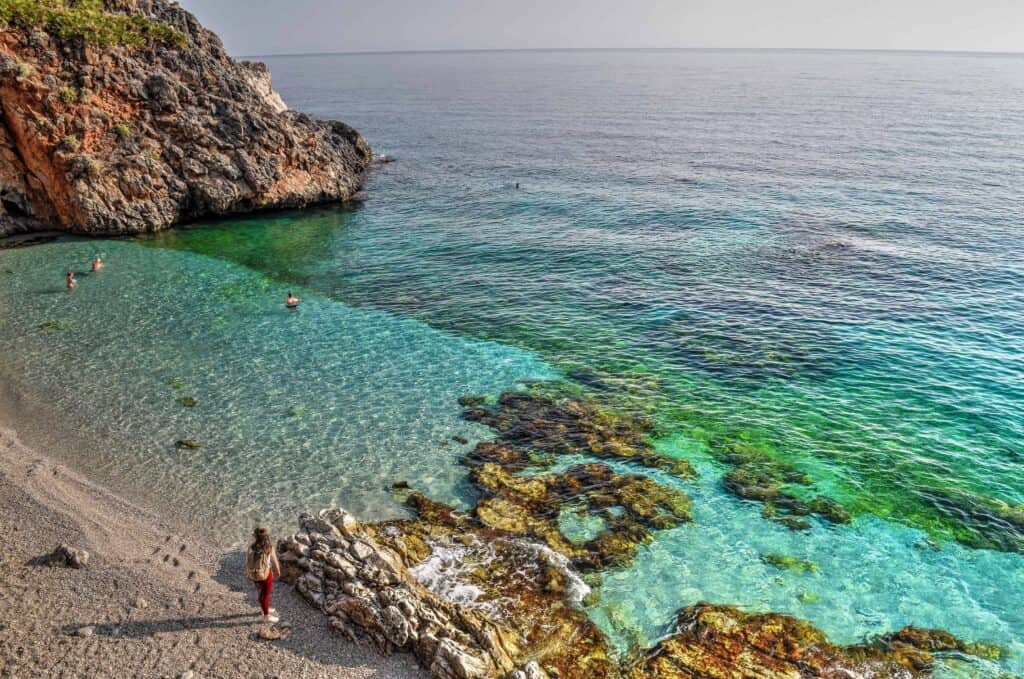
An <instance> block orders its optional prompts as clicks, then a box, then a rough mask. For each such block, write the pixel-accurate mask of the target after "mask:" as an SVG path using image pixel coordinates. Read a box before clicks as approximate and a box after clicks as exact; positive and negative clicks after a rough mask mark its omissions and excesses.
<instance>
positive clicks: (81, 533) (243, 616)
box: [0, 429, 426, 678]
mask: <svg viewBox="0 0 1024 679" xmlns="http://www.w3.org/2000/svg"><path fill="white" fill-rule="evenodd" d="M62 542H64V543H68V544H70V545H72V546H75V547H79V548H85V549H87V550H88V551H89V553H90V557H91V559H90V564H89V567H88V568H87V569H84V570H74V569H71V568H64V567H50V566H43V565H33V563H32V561H33V559H35V558H37V557H39V556H40V555H43V554H45V553H47V552H50V551H52V550H53V548H54V547H56V546H57V544H59V543H62ZM251 589H252V588H251V585H249V583H248V582H247V581H245V580H244V578H243V576H242V566H241V555H240V554H228V555H222V554H220V553H219V552H218V551H217V550H216V549H215V548H213V547H212V546H211V545H210V544H208V543H205V542H204V541H202V540H201V539H199V538H197V537H195V536H194V535H189V534H188V533H187V531H183V530H182V529H180V528H177V529H175V528H173V527H171V526H169V525H168V524H167V523H166V522H165V521H164V520H162V519H161V518H160V517H157V516H154V515H152V514H149V513H146V512H144V511H142V510H140V509H138V508H137V507H134V506H133V505H131V504H130V503H128V502H126V501H124V500H123V499H121V498H119V497H117V496H116V495H113V494H111V493H109V492H107V491H105V490H104V489H102V488H99V487H97V486H96V485H94V484H91V483H90V482H88V481H87V480H86V479H83V478H81V477H79V476H76V475H75V474H74V473H72V472H71V471H70V470H68V469H67V468H65V467H63V466H62V465H60V464H58V463H56V462H54V461H52V460H50V459H47V458H45V457H43V456H41V455H39V454H37V453H36V452H35V451H33V450H31V449H29V448H27V447H25V446H24V445H22V444H21V443H20V442H19V441H18V439H17V437H16V434H15V433H14V432H13V431H11V430H9V429H0V611H2V615H0V676H4V677H8V676H10V677H34V676H53V677H93V676H102V677H127V676H135V677H180V676H182V675H185V676H194V677H196V678H198V677H273V676H279V677H326V676H330V677H341V678H349V677H352V678H355V677H360V678H361V677H379V678H384V677H388V678H390V677H395V678H401V677H424V676H426V674H425V673H424V672H422V671H421V670H419V669H418V668H417V667H416V666H415V664H414V662H413V661H412V659H411V658H409V657H407V656H395V657H392V658H381V657H380V656H378V655H377V653H376V652H375V651H374V650H373V649H371V648H368V647H365V646H358V645H354V644H352V643H349V642H347V641H343V640H341V639H339V638H338V637H336V636H333V635H332V634H331V633H330V631H329V630H328V628H327V627H326V625H325V624H324V617H323V616H322V615H320V614H319V613H317V612H316V611H313V610H312V609H310V608H309V607H308V606H307V605H306V603H305V602H303V601H302V600H301V599H299V598H298V596H297V595H296V594H294V592H292V591H291V589H290V588H289V587H288V586H287V585H285V584H284V583H279V584H278V586H277V587H276V588H275V593H274V602H273V605H274V606H276V607H277V608H278V609H279V611H280V612H281V615H282V619H283V621H285V622H288V623H291V624H292V625H293V632H292V634H291V636H290V637H289V638H287V639H284V640H279V641H263V640H261V639H259V638H258V637H256V635H255V633H256V632H257V630H259V629H260V627H261V626H262V622H261V618H260V616H258V615H257V608H256V603H255V601H256V600H255V596H254V594H253V592H252V591H251ZM87 626H92V627H93V628H94V629H93V633H92V635H91V636H80V635H79V634H78V632H77V631H78V630H80V628H83V627H87ZM188 672H192V673H193V674H192V675H188V674H187V673H188Z"/></svg>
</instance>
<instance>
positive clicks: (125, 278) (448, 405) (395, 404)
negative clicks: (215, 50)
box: [0, 241, 553, 544]
mask: <svg viewBox="0 0 1024 679" xmlns="http://www.w3.org/2000/svg"><path fill="white" fill-rule="evenodd" d="M97 251H100V252H102V253H103V255H104V259H106V260H107V261H108V262H109V265H108V267H107V268H106V269H104V270H103V271H101V272H100V273H98V274H87V275H83V276H81V277H80V284H79V288H78V289H77V290H75V291H74V292H72V293H68V292H66V291H65V290H64V289H63V284H62V281H61V279H60V277H58V278H57V279H56V280H54V277H53V271H54V270H55V269H54V266H55V265H56V267H57V269H60V268H61V267H67V268H74V267H75V265H76V264H78V263H86V264H87V263H88V262H89V261H90V259H91V257H92V255H93V253H94V252H97ZM0 267H3V270H6V271H11V272H13V273H6V274H2V273H0V276H2V278H3V285H4V290H5V298H6V299H5V302H4V316H3V318H4V323H3V326H2V332H3V336H4V338H5V339H4V347H5V357H6V358H7V360H5V365H4V368H5V372H8V373H10V375H9V378H11V379H13V380H14V382H15V383H16V384H17V385H19V387H20V389H19V391H22V392H24V393H26V394H27V395H28V398H29V399H30V401H31V400H33V399H41V400H45V403H44V407H45V408H46V409H47V411H48V412H50V413H57V414H59V418H57V419H56V420H51V419H49V418H45V419H41V420H38V419H37V426H38V427H39V428H40V429H50V428H53V427H54V423H55V421H56V422H58V423H60V426H62V427H64V428H66V429H70V430H72V431H76V433H78V434H84V436H81V437H76V438H78V439H79V440H84V441H86V442H87V443H88V444H89V445H86V446H85V447H83V448H78V447H75V448H73V449H72V452H73V455H74V462H76V463H77V464H79V465H81V466H82V467H83V468H85V469H87V470H88V471H89V472H90V473H91V474H93V475H97V476H99V477H100V478H104V479H109V480H110V481H112V482H113V483H115V484H116V485H117V487H128V488H134V489H142V488H150V489H153V490H155V491H157V492H156V494H157V496H159V497H161V498H165V499H166V501H167V502H169V503H171V505H170V509H172V510H173V511H174V512H175V513H178V514H183V515H184V516H185V517H186V518H188V519H191V520H193V521H195V522H196V523H198V524H199V525H202V526H204V527H206V528H208V529H209V531H210V532H211V533H212V534H213V535H214V536H215V537H217V538H220V539H222V540H224V541H225V542H226V543H228V544H231V543H233V542H236V541H239V540H241V539H244V537H245V535H246V534H247V532H248V530H249V528H250V526H251V524H252V523H254V522H258V521H265V522H268V523H269V524H271V525H272V526H274V527H275V528H276V529H285V528H288V529H291V528H292V527H293V524H294V522H295V517H296V516H297V515H298V512H299V511H304V510H309V509H315V508H318V507H326V506H335V505H338V506H345V507H352V508H353V511H356V512H358V513H359V514H360V515H362V516H369V517H377V516H401V515H404V513H402V511H401V509H400V508H399V505H398V503H397V502H396V501H395V499H394V498H393V497H392V491H391V484H392V482H394V481H395V480H398V479H407V480H409V481H412V482H415V484H416V486H417V487H419V488H423V489H424V490H425V491H426V492H430V493H432V494H436V495H438V496H440V497H447V498H454V499H458V498H462V499H465V498H467V497H468V484H467V483H466V481H465V474H464V470H463V469H462V468H460V467H458V466H456V465H455V460H456V459H457V458H458V457H459V456H460V455H461V454H463V453H464V452H465V446H463V445H460V444H458V443H455V442H454V441H452V440H451V437H452V436H453V435H456V434H458V435H461V436H464V437H467V438H475V439H479V438H481V437H485V436H487V434H488V431H487V429H486V428H484V427H482V426H480V425H475V424H473V423H468V422H463V421H462V420H461V419H460V417H459V412H460V409H459V406H458V403H457V399H458V397H459V396H460V395H462V394H465V393H478V392H484V393H487V392H493V391H496V390H501V389H504V388H509V387H514V386H515V385H516V384H517V383H518V380H522V379H531V378H533V379H535V378H545V377H550V376H551V375H552V374H553V373H552V372H551V371H550V369H548V368H546V367H545V365H544V364H543V363H542V362H541V361H540V360H539V359H538V358H536V357H535V356H533V355H531V354H529V353H527V352H523V351H521V350H518V349H513V348H509V347H505V346H501V345H498V344H495V343H489V342H480V341H474V340H468V339H461V338H458V337H454V336H452V335H449V334H446V333H443V332H440V331H437V330H433V329H431V328H430V327H428V326H426V325H424V324H422V323H420V322H418V321H415V320H411V319H402V318H397V317H394V316H389V315H387V314H385V313H382V312H378V311H372V310H365V309H355V308H352V307H348V306H345V305H343V304H341V303H338V302H335V301H333V300H327V299H322V298H318V297H317V296H316V295H315V294H310V295H305V291H303V290H301V289H299V290H298V291H297V294H299V295H300V296H304V297H305V299H304V301H303V303H302V306H301V308H300V309H299V310H298V311H289V310H287V309H285V307H284V305H283V303H282V301H283V299H284V295H285V292H286V290H285V288H284V287H282V286H281V285H280V284H276V283H273V282H271V281H269V280H268V279H267V278H266V277H264V276H263V275H261V274H258V273H255V272H253V271H252V270H249V269H245V268H242V267H239V266H235V265H231V264H227V263H225V262H223V261H221V260H216V259H211V258H207V257H202V256H197V255H190V254H184V253H177V252H172V251H163V250H157V249H153V248H147V247H143V246H141V245H138V244H135V243H131V242H125V241H106V242H101V243H97V242H88V241H71V242H61V243H56V244H52V245H46V246H41V247H33V248H24V249H20V250H16V251H12V252H7V253H4V254H3V258H2V263H0ZM80 268H85V267H80ZM186 398H192V399H195V400H196V401H197V404H196V405H195V406H193V407H189V406H187V405H183V404H181V403H179V402H178V399H186ZM24 433H25V434H27V435H29V436H31V435H32V434H33V432H24ZM186 438H187V439H192V440H194V441H196V442H197V443H199V444H200V446H201V447H199V448H197V449H188V448H179V447H178V446H176V445H175V444H176V442H177V441H178V440H179V439H186Z"/></svg>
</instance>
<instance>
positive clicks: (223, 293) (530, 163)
mask: <svg viewBox="0 0 1024 679" xmlns="http://www.w3.org/2000/svg"><path fill="white" fill-rule="evenodd" d="M263 60H264V61H266V62H267V63H268V65H269V66H270V67H271V70H272V73H273V77H274V84H275V87H276V89H277V90H278V91H279V92H280V93H281V95H282V96H283V98H284V100H285V101H286V102H287V104H288V105H289V106H290V107H291V108H294V109H298V110H302V111H306V112H308V113H311V114H314V115H317V116H322V117H329V118H336V119H339V120H344V121H346V122H347V123H349V124H351V125H353V126H354V127H356V128H357V129H358V130H360V131H361V132H362V133H363V135H364V136H365V137H366V138H367V140H368V141H369V142H370V144H371V146H372V147H373V148H374V151H375V153H377V154H379V155H383V156H386V158H387V159H388V160H389V161H391V162H387V163H380V164H377V165H375V166H374V168H373V170H372V172H371V174H370V176H369V179H368V181H367V184H366V188H365V191H364V192H363V195H362V200H360V201H358V202H356V203H353V204H351V205H348V206H327V207H318V208H312V209H308V210H302V211H294V212H274V213H266V214H259V215H251V216H246V217H243V218H236V219H225V220H217V221H208V222H203V223H198V224H192V225H189V226H187V227H186V228H182V229H177V230H173V231H168V232H166V233H162V234H158V235H151V236H142V237H136V238H128V239H111V240H86V239H78V238H70V237H65V238H60V239H58V240H56V241H53V242H49V243H45V244H42V245H37V246H33V247H27V248H17V249H7V250H0V290H2V291H3V294H2V295H0V347H3V351H2V352H0V378H2V381H3V384H4V387H5V390H6V392H7V393H8V399H9V400H10V401H11V402H12V403H14V407H15V409H16V410H17V411H18V413H19V433H20V434H21V435H22V437H23V438H24V439H26V440H27V441H29V442H30V443H32V444H33V445H36V446H39V447H40V448H41V449H46V450H60V451H64V452H63V453H62V454H63V456H64V458H65V461H66V462H67V463H68V464H69V465H71V466H73V467H75V468H77V469H80V470H82V471H84V472H85V473H87V475H89V476H90V477H92V478H95V479H97V480H99V481H102V482H104V483H107V484H109V485H111V486H113V487H115V488H116V489H118V490H120V491H122V492H124V493H125V494H127V495H128V496H129V497H134V498H136V499H138V500H139V501H140V502H141V503H143V504H148V505H149V506H154V507H157V508H159V509H160V510H162V511H167V512H169V513H172V514H175V515H177V516H180V517H182V518H183V519H185V520H187V521H190V522H192V523H193V524H194V525H197V526H199V527H201V528H202V529H203V530H204V531H206V532H207V533H208V534H209V535H211V536H213V537H214V538H215V539H216V540H218V541H220V542H221V543H222V544H223V545H225V546H226V547H234V546H238V545H240V544H242V543H243V542H244V541H245V539H246V537H247V532H248V530H249V528H251V526H252V524H253V523H256V522H264V523H267V524H269V525H270V526H271V527H272V528H273V529H274V530H275V531H278V532H280V531H286V530H291V529H292V527H293V526H294V525H295V518H296V516H297V514H298V512H300V511H302V510H316V509H319V508H321V507H326V506H332V505H340V506H344V507H346V508H348V509H350V510H352V511H354V512H355V513H356V514H357V515H358V516H359V517H360V518H362V519H364V520H378V519H385V518H393V517H399V516H407V510H406V509H405V508H404V507H403V506H402V504H401V501H400V497H398V496H396V494H395V492H394V491H393V490H392V484H393V483H394V482H395V481H397V480H403V481H406V482H408V483H409V484H410V485H411V486H412V487H414V488H416V489H418V490H421V491H423V492H425V493H427V494H428V495H430V496H431V497H434V498H436V499H438V500H442V501H446V502H449V503H452V504H454V505H455V506H457V507H463V508H465V507H470V506H472V504H473V502H474V499H475V495H474V493H475V491H474V489H473V487H472V486H471V484H470V483H469V482H468V480H467V469H466V468H465V467H464V466H461V465H459V464H458V460H459V458H460V457H461V456H462V455H464V454H465V453H466V452H468V451H469V450H470V449H471V448H472V447H473V446H474V445H475V443H476V442H478V441H480V440H486V439H488V438H491V437H493V435H494V434H493V432H491V431H490V430H488V429H487V428H486V427H484V426H482V425H479V424H476V423H471V422H467V421H465V420H463V419H462V418H461V416H460V411H461V408H460V406H459V404H458V398H459V397H460V396H463V395H467V394H483V395H489V396H492V397H493V396H495V395H497V394H500V393H502V392H503V391H506V390H509V389H523V388H528V387H529V385H531V384H533V383H535V382H536V381H555V382H564V383H567V384H570V385H577V386H579V387H580V388H581V389H590V390H595V391H600V393H601V396H602V398H604V399H608V400H611V401H613V402H616V403H619V404H620V405H621V406H622V407H623V408H624V409H635V410H636V411H640V412H644V413H647V414H650V415H651V416H652V417H653V420H654V422H655V424H656V429H655V430H654V434H653V436H654V442H655V445H656V446H657V448H658V449H659V450H660V451H662V452H663V453H665V454H666V455H671V456H675V457H685V458H687V459H689V460H690V461H691V462H692V463H693V465H694V466H695V467H696V468H697V469H698V470H699V471H700V472H701V476H700V479H699V480H694V481H683V480H680V479H678V478H676V477H672V476H670V475H668V474H664V473H662V472H659V471H657V470H643V473H647V474H650V475H653V476H655V477H656V479H657V480H658V481H660V482H662V483H665V484H669V485H674V486H678V487H681V488H683V489H684V490H685V491H686V492H687V493H688V494H689V495H690V496H691V497H692V498H693V500H694V509H693V514H694V521H693V523H691V524H685V525H682V526H680V527H678V528H673V529H670V530H663V531H659V532H657V533H656V534H655V539H654V540H653V542H651V543H649V544H646V545H644V546H642V547H641V549H640V551H639V552H638V554H637V557H636V559H635V561H634V562H633V563H632V564H631V565H629V566H627V567H620V568H616V569H611V570H608V571H605V572H603V573H602V584H601V586H600V588H599V591H600V597H599V599H598V600H597V601H596V603H592V605H590V606H589V607H588V608H587V611H588V613H589V614H590V616H591V617H592V618H593V619H594V620H595V621H596V622H597V623H598V624H599V625H600V626H601V628H602V629H604V630H605V631H606V632H607V634H608V635H609V637H610V638H611V639H612V641H613V642H614V643H615V644H616V646H617V647H618V648H620V649H626V648H628V647H629V646H630V645H631V644H638V643H639V644H641V645H644V644H648V643H652V642H654V641H655V640H657V639H658V638H659V637H661V636H662V635H664V634H666V633H667V632H669V631H670V630H671V624H672V621H673V617H674V613H675V611H677V610H678V609H679V608H680V607H682V606H684V605H688V604H693V603H695V602H698V601H710V602H715V603H725V604H735V605H738V606H741V607H742V608H744V609H745V610H751V611H779V612H784V613H789V614H793V615H796V616H798V617H801V618H804V619H807V620H809V621H811V622H812V623H814V624H815V625H817V626H818V627H820V628H821V629H822V630H824V631H825V632H826V633H827V634H828V635H829V637H830V638H831V639H832V640H833V641H835V642H837V643H844V644H846V643H856V642H861V641H864V640H870V639H872V638H873V637H875V636H876V635H879V634H882V633H885V632H887V631H892V630H895V629H898V628H901V627H903V626H905V625H909V624H913V625H916V626H919V627H937V628H943V629H946V630H949V631H950V632H953V633H954V634H956V635H957V636H959V637H961V638H962V639H964V640H965V641H968V642H987V643H991V644H995V645H998V646H999V647H1000V648H1001V649H1002V652H1001V654H1000V657H998V658H989V659H970V658H967V657H958V656H953V657H948V658H945V659H944V660H943V662H942V664H941V665H940V667H939V669H938V674H939V676H950V677H953V676H955V677H999V676H1018V675H1020V676H1024V250H1022V247H1021V246H1022V245H1024V55H998V54H952V53H950V54H947V53H917V52H844V51H758V50H736V51H730V50H636V51H629V50H608V51H602V50H595V51H494V52H489V51H483V52H434V53H365V54H325V55H308V56H275V57H265V58H263ZM96 255H100V256H102V258H103V259H104V261H105V262H106V267H105V268H104V269H103V270H102V271H101V272H99V273H95V274H90V273H87V272H86V269H87V266H88V263H89V261H90V260H91V258H92V257H94V256H96ZM69 269H73V270H78V271H82V272H83V273H84V275H82V276H81V277H80V282H79V288H78V289H77V290H76V291H74V292H73V293H70V294H69V293H68V292H67V291H65V289H64V277H63V274H64V272H65V271H66V270H69ZM289 290H291V291H294V292H295V294H296V295H298V296H299V297H301V298H302V300H303V301H302V304H301V306H300V308H299V310H298V311H289V310H287V309H285V308H284V305H283V303H282V302H283V300H284V297H285V295H286V293H287V292H288V291H289ZM453 437H455V438H454V439H453ZM186 440H187V442H188V443H190V444H192V445H193V446H195V447H188V446H186V445H182V444H181V443H179V442H182V441H186ZM463 440H465V441H466V443H462V442H461V441H463ZM732 443H736V444H742V445H746V446H753V447H755V448H756V449H757V450H759V451H761V452H762V453H764V454H767V455H769V456H770V457H771V458H773V459H777V460H781V461H784V462H786V463H789V464H791V465H793V466H794V467H796V468H797V469H799V470H800V471H801V472H803V473H805V474H806V475H807V476H808V477H809V478H810V479H812V480H813V484H812V486H811V490H812V492H813V493H815V494H822V495H826V496H828V497H830V498H833V499H834V500H836V501H838V502H839V503H841V504H842V505H843V506H844V507H845V508H846V509H847V510H848V511H849V512H850V513H851V514H852V516H853V521H852V522H851V523H850V524H848V525H833V524H829V523H827V522H824V521H820V520H818V519H817V518H812V519H811V523H812V526H811V529H810V530H808V531H797V532H794V531H792V530H789V529H788V528H786V527H785V526H782V525H779V524H778V523H775V522H772V521H769V520H767V519H766V517H765V516H764V511H763V510H764V507H763V506H762V505H760V504H757V503H753V502H749V501H745V500H741V499H739V498H737V497H735V496H733V495H731V494H729V493H728V492H726V489H725V487H724V486H723V483H722V477H723V475H724V474H725V473H726V472H727V471H728V469H729V468H728V467H727V466H725V465H723V464H722V462H721V460H720V455H719V454H718V453H720V449H721V447H722V446H723V445H726V446H727V445H730V444H732ZM765 555H786V556H791V557H795V559H797V560H799V562H800V563H803V562H808V563H807V564H805V566H806V567H800V568H795V569H792V570H786V569H781V570H780V569H779V568H778V559H773V558H765ZM810 564H813V566H812V565H810ZM588 601H589V600H588Z"/></svg>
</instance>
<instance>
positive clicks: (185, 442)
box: [174, 439, 203, 450]
mask: <svg viewBox="0 0 1024 679" xmlns="http://www.w3.org/2000/svg"><path fill="white" fill-rule="evenodd" d="M174 446H175V447H176V448H185V449H187V450H197V449H199V448H202V447H203V444H202V443H199V442H198V441H195V440H193V439H178V440H177V441H175V442H174Z"/></svg>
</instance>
